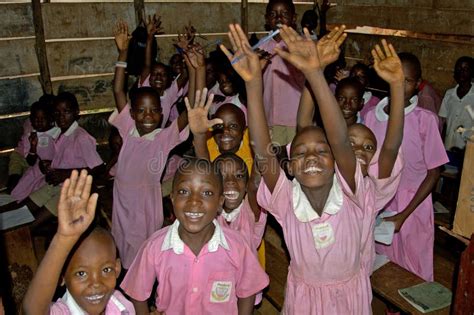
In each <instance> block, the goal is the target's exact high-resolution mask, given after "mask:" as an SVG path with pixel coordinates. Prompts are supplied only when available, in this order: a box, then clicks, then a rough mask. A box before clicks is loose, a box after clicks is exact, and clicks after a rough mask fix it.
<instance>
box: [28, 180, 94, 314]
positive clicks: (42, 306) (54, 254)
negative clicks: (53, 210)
mask: <svg viewBox="0 0 474 315" xmlns="http://www.w3.org/2000/svg"><path fill="white" fill-rule="evenodd" d="M91 185H92V177H91V176H87V172H86V171H82V172H81V175H80V177H78V173H77V171H74V172H73V173H72V175H71V178H70V179H68V180H66V181H65V182H64V185H63V187H62V189H61V196H60V199H59V204H58V231H57V232H56V234H55V236H54V238H53V240H52V242H51V245H50V246H49V248H48V251H47V252H46V255H45V256H44V258H43V260H42V261H41V263H40V265H39V267H38V270H37V271H36V274H35V276H34V277H33V280H32V281H31V283H30V286H29V287H28V291H27V292H26V295H25V298H24V300H23V309H24V312H25V314H28V315H30V314H40V315H44V314H48V310H49V305H50V303H51V301H52V299H53V296H54V292H55V291H56V287H57V285H58V281H59V277H60V275H61V270H62V268H63V266H64V263H65V261H66V259H67V257H68V255H69V252H70V251H71V249H72V248H73V247H74V245H75V244H76V242H77V240H78V239H79V237H80V236H81V234H82V233H84V231H85V230H86V229H87V228H88V227H89V225H90V224H91V222H92V220H93V219H94V214H95V207H96V204H97V197H98V196H97V194H93V195H92V196H90V190H91ZM81 218H82V219H81Z"/></svg>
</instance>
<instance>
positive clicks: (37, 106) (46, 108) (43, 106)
mask: <svg viewBox="0 0 474 315" xmlns="http://www.w3.org/2000/svg"><path fill="white" fill-rule="evenodd" d="M40 111H42V112H44V114H45V115H46V117H47V118H48V119H49V120H51V121H53V120H54V119H53V109H52V107H51V106H50V104H47V103H44V102H40V101H38V102H34V103H33V104H32V105H31V107H30V117H33V116H34V115H35V114H36V113H37V112H40Z"/></svg>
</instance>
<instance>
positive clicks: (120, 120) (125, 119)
mask: <svg viewBox="0 0 474 315" xmlns="http://www.w3.org/2000/svg"><path fill="white" fill-rule="evenodd" d="M109 123H111V124H112V125H113V126H114V127H116V128H117V129H118V131H119V133H120V136H121V137H122V138H123V139H125V137H126V136H127V134H128V133H129V132H130V130H131V129H132V128H133V126H134V125H135V121H134V120H133V118H132V116H131V115H130V104H129V103H127V105H125V107H124V108H123V109H122V111H121V112H120V113H119V112H118V110H117V109H115V110H114V112H113V113H112V114H111V115H110V117H109Z"/></svg>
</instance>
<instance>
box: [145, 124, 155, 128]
mask: <svg viewBox="0 0 474 315" xmlns="http://www.w3.org/2000/svg"><path fill="white" fill-rule="evenodd" d="M154 125H155V124H143V127H145V128H151V127H153V126H154Z"/></svg>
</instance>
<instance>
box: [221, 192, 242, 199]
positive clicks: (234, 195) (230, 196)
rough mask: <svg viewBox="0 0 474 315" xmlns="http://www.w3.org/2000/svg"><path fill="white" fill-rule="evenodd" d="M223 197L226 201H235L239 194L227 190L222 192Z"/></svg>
mask: <svg viewBox="0 0 474 315" xmlns="http://www.w3.org/2000/svg"><path fill="white" fill-rule="evenodd" d="M224 197H225V198H226V199H228V200H237V199H239V192H238V191H236V190H227V191H224Z"/></svg>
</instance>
